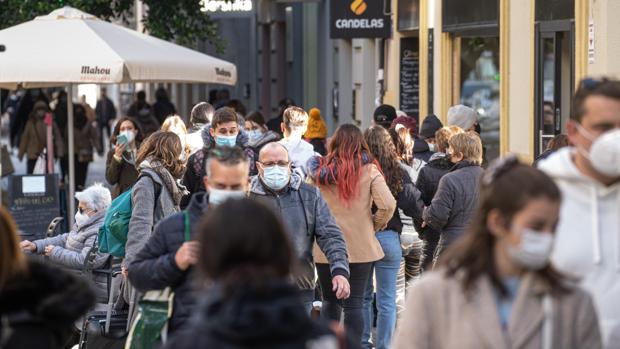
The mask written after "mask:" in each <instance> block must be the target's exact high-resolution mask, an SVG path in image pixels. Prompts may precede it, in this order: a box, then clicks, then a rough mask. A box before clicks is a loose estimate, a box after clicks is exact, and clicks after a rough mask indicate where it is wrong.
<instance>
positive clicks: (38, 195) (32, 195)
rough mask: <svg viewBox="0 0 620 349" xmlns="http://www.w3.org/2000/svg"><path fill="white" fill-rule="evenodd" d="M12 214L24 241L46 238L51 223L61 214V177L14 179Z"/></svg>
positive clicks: (31, 176) (11, 179) (11, 188)
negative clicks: (59, 191) (59, 194)
mask: <svg viewBox="0 0 620 349" xmlns="http://www.w3.org/2000/svg"><path fill="white" fill-rule="evenodd" d="M9 211H10V212H11V214H12V215H13V218H15V222H16V223H17V227H18V229H19V231H20V235H21V237H22V239H26V240H36V239H42V238H44V237H45V232H46V230H47V226H48V224H49V223H50V222H51V221H52V219H54V218H55V217H58V216H59V215H60V204H59V198H58V178H57V176H56V175H55V174H49V175H19V176H10V177H9Z"/></svg>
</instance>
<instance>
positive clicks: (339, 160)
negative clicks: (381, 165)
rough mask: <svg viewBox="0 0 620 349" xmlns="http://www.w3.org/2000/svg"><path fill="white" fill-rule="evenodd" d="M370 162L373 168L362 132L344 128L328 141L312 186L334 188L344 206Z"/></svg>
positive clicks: (350, 126)
mask: <svg viewBox="0 0 620 349" xmlns="http://www.w3.org/2000/svg"><path fill="white" fill-rule="evenodd" d="M373 162H374V163H375V164H377V162H376V161H375V160H374V159H372V155H371V153H370V149H368V144H366V141H365V140H364V136H363V135H362V131H360V129H359V128H358V127H357V126H355V125H352V124H344V125H342V126H340V127H338V129H336V132H335V133H334V136H333V137H332V138H331V141H330V143H329V153H328V154H327V156H325V157H322V158H321V159H320V161H319V166H318V169H317V171H316V174H315V176H314V178H315V182H316V183H317V184H321V185H329V184H336V186H337V187H338V195H339V198H340V200H341V201H342V202H343V203H344V204H345V205H348V204H349V203H350V202H351V200H353V199H354V198H355V197H356V196H357V194H358V190H359V182H360V176H361V172H362V167H363V166H364V165H366V164H368V163H373ZM377 165H378V164H377Z"/></svg>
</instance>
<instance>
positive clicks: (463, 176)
mask: <svg viewBox="0 0 620 349" xmlns="http://www.w3.org/2000/svg"><path fill="white" fill-rule="evenodd" d="M448 143H449V145H450V152H451V153H450V158H451V162H452V163H453V164H455V165H454V166H453V167H452V168H451V169H450V173H448V174H446V175H444V176H443V177H442V178H441V179H440V180H439V185H438V187H437V193H436V194H435V197H433V200H432V201H431V204H430V206H428V207H427V208H425V209H424V213H423V219H424V223H423V226H422V227H423V228H424V227H425V226H430V227H431V228H433V229H435V230H436V231H439V232H440V237H439V243H438V246H437V249H436V250H435V255H434V258H433V259H434V260H437V258H438V257H439V255H440V254H441V252H442V251H443V250H444V249H445V248H446V247H448V245H450V244H451V243H452V242H454V241H455V240H456V239H458V238H459V237H461V235H462V234H463V232H464V231H465V228H466V227H467V225H468V224H469V221H470V220H471V216H472V213H473V212H474V208H475V207H476V205H477V203H478V183H479V181H480V177H481V175H482V168H481V167H480V164H481V163H482V143H481V142H480V137H478V135H477V134H476V133H474V132H468V133H461V134H457V135H454V136H452V137H451V138H450V140H449V142H448Z"/></svg>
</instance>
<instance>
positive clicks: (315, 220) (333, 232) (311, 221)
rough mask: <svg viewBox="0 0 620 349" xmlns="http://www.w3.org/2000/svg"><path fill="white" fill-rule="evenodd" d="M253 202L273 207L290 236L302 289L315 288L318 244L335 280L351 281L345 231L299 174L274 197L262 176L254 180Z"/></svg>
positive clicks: (317, 191)
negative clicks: (315, 264)
mask: <svg viewBox="0 0 620 349" xmlns="http://www.w3.org/2000/svg"><path fill="white" fill-rule="evenodd" d="M250 198H252V199H254V200H257V201H259V202H262V203H265V204H266V205H268V206H270V207H272V208H273V209H274V210H275V211H276V213H278V214H279V215H280V217H281V219H282V221H283V222H284V225H285V227H286V228H287V231H288V232H289V233H290V234H291V235H290V238H291V242H292V244H293V247H294V249H295V252H296V253H297V256H298V257H299V258H300V261H301V266H302V268H301V269H302V270H301V272H300V275H299V277H298V279H297V286H298V287H299V288H300V289H305V290H307V289H314V287H315V281H314V257H313V255H312V247H313V245H314V242H315V240H316V242H317V244H318V245H319V248H320V249H321V251H322V252H323V253H324V254H325V255H326V256H327V260H328V261H329V265H330V270H331V273H332V276H336V275H343V276H345V277H346V278H349V262H348V255H347V246H346V243H345V241H344V237H343V235H342V231H341V230H340V227H338V225H337V224H336V221H335V219H334V217H333V216H332V214H331V211H330V210H329V207H327V203H326V202H325V200H324V199H323V196H322V195H321V192H320V191H319V189H318V188H316V187H314V186H311V185H309V184H307V183H304V182H303V181H302V179H301V177H300V176H299V175H298V174H296V173H293V174H292V175H291V181H290V183H289V185H288V186H287V187H286V188H285V189H283V190H282V191H280V192H279V193H275V192H274V191H272V190H271V189H269V188H268V187H266V186H265V185H264V184H263V182H262V181H261V179H260V177H259V176H255V177H253V178H252V183H251V185H250Z"/></svg>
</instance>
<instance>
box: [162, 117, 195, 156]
mask: <svg viewBox="0 0 620 349" xmlns="http://www.w3.org/2000/svg"><path fill="white" fill-rule="evenodd" d="M161 131H166V132H172V133H174V134H176V135H177V136H179V139H180V140H181V148H182V149H183V151H182V152H181V160H183V161H185V160H187V158H188V157H189V153H190V152H191V148H190V146H189V145H188V144H187V127H185V122H183V119H181V117H180V116H178V115H171V116H169V117H167V118H166V120H164V123H163V124H162V125H161Z"/></svg>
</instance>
